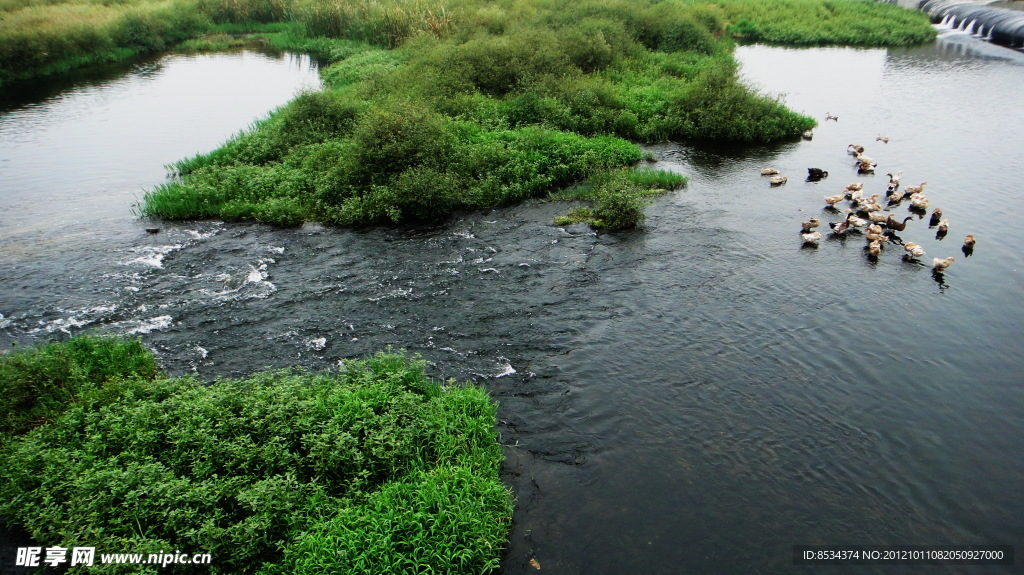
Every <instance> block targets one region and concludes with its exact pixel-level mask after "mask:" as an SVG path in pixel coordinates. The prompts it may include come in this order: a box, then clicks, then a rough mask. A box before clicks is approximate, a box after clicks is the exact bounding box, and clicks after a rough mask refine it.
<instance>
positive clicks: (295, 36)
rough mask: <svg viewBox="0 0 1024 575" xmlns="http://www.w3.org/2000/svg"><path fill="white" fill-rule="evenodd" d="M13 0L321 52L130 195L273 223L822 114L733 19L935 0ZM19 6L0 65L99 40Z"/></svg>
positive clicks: (446, 199)
mask: <svg viewBox="0 0 1024 575" xmlns="http://www.w3.org/2000/svg"><path fill="white" fill-rule="evenodd" d="M7 1H8V2H10V3H11V4H10V5H11V6H12V8H11V9H10V10H11V11H10V14H9V16H10V19H11V21H12V22H13V21H15V20H17V19H18V18H22V17H25V18H27V17H28V16H27V13H25V14H22V11H23V10H29V9H32V10H38V11H42V12H46V13H47V14H49V12H47V11H49V10H51V9H54V8H53V6H64V7H71V6H75V7H77V8H75V9H76V10H78V9H82V10H84V9H86V8H88V9H89V10H98V11H100V12H102V13H103V14H104V16H102V17H100V16H97V17H96V18H97V19H96V24H95V26H94V27H93V28H91V29H90V30H92V32H91V33H86V32H85V31H82V33H81V36H82V38H87V39H89V41H90V42H93V41H94V42H97V43H98V44H96V46H100V47H102V50H100V49H98V48H97V53H101V52H103V50H108V49H109V50H113V49H118V50H120V49H127V48H125V47H126V46H129V45H130V46H142V47H143V48H145V47H146V46H149V47H150V48H156V47H162V46H166V45H169V44H170V43H172V42H173V41H176V40H177V38H178V36H182V35H195V34H197V33H198V32H200V31H203V32H209V31H211V30H212V29H213V27H214V26H217V27H219V28H218V30H219V31H220V32H221V34H220V35H210V36H207V37H206V38H207V39H206V40H203V41H196V40H192V41H190V43H189V44H187V46H188V47H190V48H191V49H202V47H203V46H221V45H230V43H231V40H229V38H227V37H226V36H225V35H224V34H225V33H226V32H227V31H228V30H231V31H234V32H240V31H243V30H246V29H254V30H262V35H261V36H259V38H261V41H262V42H265V43H266V44H268V45H272V46H277V47H287V48H290V49H298V50H302V51H305V52H309V53H312V54H315V55H316V56H317V57H318V58H320V59H321V60H322V63H323V67H322V69H321V71H322V75H323V78H324V82H325V90H324V91H323V92H322V93H317V94H304V95H302V96H300V97H298V98H297V99H296V100H295V101H294V102H292V103H291V104H289V105H288V106H285V107H283V108H282V109H280V110H278V111H276V112H275V113H273V114H272V115H271V116H270V117H269V118H267V119H265V120H263V121H261V122H258V123H257V124H255V125H254V126H252V127H251V129H250V130H248V131H246V132H245V133H242V134H239V135H238V136H237V137H235V138H233V139H232V140H231V141H229V142H227V143H226V144H225V145H224V146H223V147H222V148H220V149H218V150H215V151H214V152H211V153H209V154H205V155H201V156H197V157H194V158H189V159H186V160H183V161H181V162H179V163H177V164H176V165H174V166H173V170H174V171H175V173H176V174H177V177H176V178H175V179H174V180H172V181H170V182H168V183H167V184H165V185H162V186H158V187H157V188H155V189H153V190H150V191H149V192H147V193H146V194H145V196H144V199H143V201H142V203H141V205H140V206H139V208H138V213H139V214H140V215H143V216H147V217H153V218H166V219H196V218H219V219H226V220H257V221H263V222H270V223H275V224H281V225H293V224H297V223H301V222H303V221H308V220H317V221H323V222H329V223H337V224H343V225H362V224H369V223H376V222H399V221H413V220H437V219H441V218H444V217H446V216H447V215H448V214H450V213H452V212H453V211H456V210H464V209H474V208H479V207H487V206H493V205H499V204H503V203H507V202H511V201H515V200H519V199H522V198H525V197H529V196H537V195H543V194H546V193H550V192H551V191H554V190H557V189H558V188H559V187H564V186H569V185H572V184H575V183H578V182H581V181H583V180H585V179H587V178H588V177H591V176H593V175H595V174H597V173H599V172H601V171H604V170H608V169H616V168H620V167H623V166H627V165H630V164H632V163H634V162H636V161H637V160H638V159H639V154H640V152H639V150H638V149H637V148H636V147H635V146H634V145H633V144H631V143H630V142H656V141H666V140H718V141H728V142H768V141H773V140H778V139H782V138H792V137H796V136H797V135H798V134H800V133H801V132H803V131H805V130H807V129H809V128H811V127H813V125H814V121H813V120H812V119H810V118H808V117H804V116H801V115H798V114H795V113H793V112H792V111H790V110H788V109H786V108H785V107H784V106H783V105H782V104H781V103H780V102H778V101H777V100H776V99H774V98H771V97H768V96H765V95H761V94H757V93H753V92H752V91H751V90H750V89H748V88H747V87H746V86H744V85H743V84H742V83H741V82H740V81H739V79H738V74H737V65H736V62H735V60H734V59H733V57H732V47H733V37H734V36H735V37H741V38H748V39H759V40H767V41H775V39H776V38H778V41H782V42H787V41H793V42H799V43H808V42H816V43H821V42H827V41H835V42H847V41H849V38H850V34H848V33H847V30H851V29H852V30H866V29H867V28H875V29H878V30H885V33H884V34H883V33H878V32H876V33H874V34H873V35H870V36H868V35H866V34H865V36H864V37H865V38H869V39H868V40H865V43H881V44H888V45H894V44H906V43H912V42H920V41H923V40H925V39H927V37H929V36H928V34H933V32H932V29H931V27H930V24H929V23H928V19H927V17H925V16H924V15H922V14H919V15H917V16H916V17H914V16H910V15H909V14H913V13H912V12H909V11H901V10H900V9H898V8H894V7H891V6H887V5H884V4H879V3H875V2H871V1H869V0H759V1H758V2H750V1H742V2H741V1H738V0H717V1H716V2H712V3H706V2H696V1H694V0H634V1H626V0H613V1H599V0H581V1H579V2H574V3H571V4H563V5H553V4H551V3H548V2H544V1H542V0H501V1H497V2H485V1H483V0H449V1H442V0H433V1H427V0H415V1H414V0H383V1H377V0H352V1H340V0H277V1H274V2H256V1H255V0H244V1H239V0H232V1H230V2H229V1H228V0H198V2H197V3H196V4H193V5H192V7H193V8H194V10H191V11H188V10H186V8H187V7H188V6H189V5H188V4H187V1H188V0H175V1H178V2H186V3H183V4H174V3H168V4H152V3H148V2H145V1H144V0H137V2H136V3H132V2H130V1H129V2H126V3H124V4H116V5H110V6H108V5H106V4H97V5H96V6H95V7H94V6H93V5H92V4H81V5H79V4H57V5H36V4H33V3H32V2H33V0H7ZM80 1H85V0H80ZM19 2H24V3H28V4H29V5H26V6H24V7H23V8H21V9H16V8H13V7H14V6H18V5H19V4H18V3H19ZM157 6H159V7H160V8H159V10H158V9H157ZM851 6H852V7H851ZM68 9H70V8H68ZM143 10H145V12H144V11H143ZM160 10H163V12H161V11H160ZM42 12H40V14H42ZM100 12H97V14H99V13H100ZM114 12H116V14H114ZM184 14H188V15H189V16H188V18H185V16H184ZM172 15H173V17H172ZM15 16H17V17H15ZM53 16H54V18H55V21H56V19H57V13H54V15H53ZM129 16H131V18H129ZM143 16H145V17H143ZM897 16H899V17H897ZM175 18H178V20H176V19H175ZM24 22H25V23H26V25H25V26H24V27H23V28H24V33H25V34H27V35H29V36H31V38H30V37H29V36H26V37H23V38H22V37H19V36H17V34H18V33H20V32H18V33H16V31H15V30H14V29H13V28H11V29H8V28H0V70H3V72H0V79H2V74H8V75H10V73H11V70H10V68H11V66H14V64H13V62H20V61H21V60H19V59H18V54H21V53H22V52H24V55H25V56H26V57H28V55H29V54H28V52H31V53H32V54H31V55H32V57H34V58H36V60H31V58H29V60H26V61H25V63H23V64H18V65H24V66H28V68H27V69H29V70H31V69H34V68H33V67H35V68H38V67H40V66H42V67H45V65H46V64H44V62H43V60H39V58H44V59H45V58H53V57H54V56H53V55H52V54H50V52H51V51H56V52H61V51H62V50H63V51H65V52H67V53H69V54H75V53H78V52H80V51H88V50H89V48H88V46H89V45H88V42H86V41H85V40H82V41H81V42H79V41H78V40H74V41H72V40H68V39H65V40H61V41H60V42H57V41H56V40H54V38H53V37H52V36H53V34H52V30H51V31H50V32H46V33H45V34H44V31H46V30H50V28H49V27H48V26H49V24H47V25H43V24H38V25H34V24H32V23H31V21H30V20H25V21H24ZM129 23H132V25H131V26H129ZM101 24H102V25H101ZM3 26H8V21H7V20H5V21H4V23H3ZM271 27H273V28H271ZM811 28H813V29H814V30H815V31H816V33H817V35H816V36H813V37H812V36H811V35H810V34H809V32H807V29H811ZM56 29H58V30H59V29H60V27H59V26H58V27H57V28H56ZM129 29H130V31H129ZM76 30H77V29H76ZM83 30H84V29H83ZM784 32H785V33H784ZM790 32H792V34H791V35H789V36H787V35H786V34H788V33H790ZM76 34H77V32H76ZM90 34H91V35H90ZM35 35H38V37H36V36H35ZM12 38H21V39H20V40H11V39H12ZM66 38H78V36H75V35H74V34H72V35H68V36H66ZM791 38H792V39H791ZM829 39H831V40H829ZM30 40H32V41H30ZM33 42H35V43H34V44H33ZM11 46H14V47H16V48H17V50H12V49H9V48H10V47H11ZM27 46H32V47H31V48H28V47H27ZM18 50H21V52H18ZM42 55H46V56H42ZM33 62H34V63H33ZM602 189H603V188H602ZM627 204H628V205H633V204H634V202H627ZM624 205H625V204H624Z"/></svg>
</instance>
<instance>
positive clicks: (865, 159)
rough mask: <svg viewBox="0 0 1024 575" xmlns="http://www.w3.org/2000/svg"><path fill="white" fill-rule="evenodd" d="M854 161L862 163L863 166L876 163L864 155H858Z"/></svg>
mask: <svg viewBox="0 0 1024 575" xmlns="http://www.w3.org/2000/svg"><path fill="white" fill-rule="evenodd" d="M854 159H855V160H857V162H858V163H861V164H871V163H874V161H875V159H874V158H872V157H870V156H865V155H864V154H857V155H856V156H855V157H854Z"/></svg>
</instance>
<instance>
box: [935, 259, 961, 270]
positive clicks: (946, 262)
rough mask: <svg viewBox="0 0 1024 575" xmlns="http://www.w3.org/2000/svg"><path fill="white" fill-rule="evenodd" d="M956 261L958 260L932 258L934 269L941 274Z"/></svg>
mask: <svg viewBox="0 0 1024 575" xmlns="http://www.w3.org/2000/svg"><path fill="white" fill-rule="evenodd" d="M955 261H956V258H954V257H952V256H950V257H948V258H932V269H934V270H935V271H937V272H941V271H943V270H945V269H946V268H948V267H949V266H950V264H952V263H953V262H955Z"/></svg>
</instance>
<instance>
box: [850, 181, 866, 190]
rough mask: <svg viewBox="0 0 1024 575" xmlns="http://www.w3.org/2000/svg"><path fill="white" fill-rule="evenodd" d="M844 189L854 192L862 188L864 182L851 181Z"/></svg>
mask: <svg viewBox="0 0 1024 575" xmlns="http://www.w3.org/2000/svg"><path fill="white" fill-rule="evenodd" d="M846 189H847V190H848V191H851V192H856V191H858V190H863V189H864V182H853V183H852V184H850V185H848V186H846Z"/></svg>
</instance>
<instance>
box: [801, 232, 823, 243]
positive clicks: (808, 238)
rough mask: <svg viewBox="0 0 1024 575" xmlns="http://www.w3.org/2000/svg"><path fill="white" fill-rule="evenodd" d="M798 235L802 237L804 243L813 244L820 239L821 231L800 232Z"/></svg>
mask: <svg viewBox="0 0 1024 575" xmlns="http://www.w3.org/2000/svg"><path fill="white" fill-rule="evenodd" d="M800 237H802V238H803V239H804V243H808V244H813V243H815V242H817V241H818V240H820V239H821V232H808V233H805V234H800Z"/></svg>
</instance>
